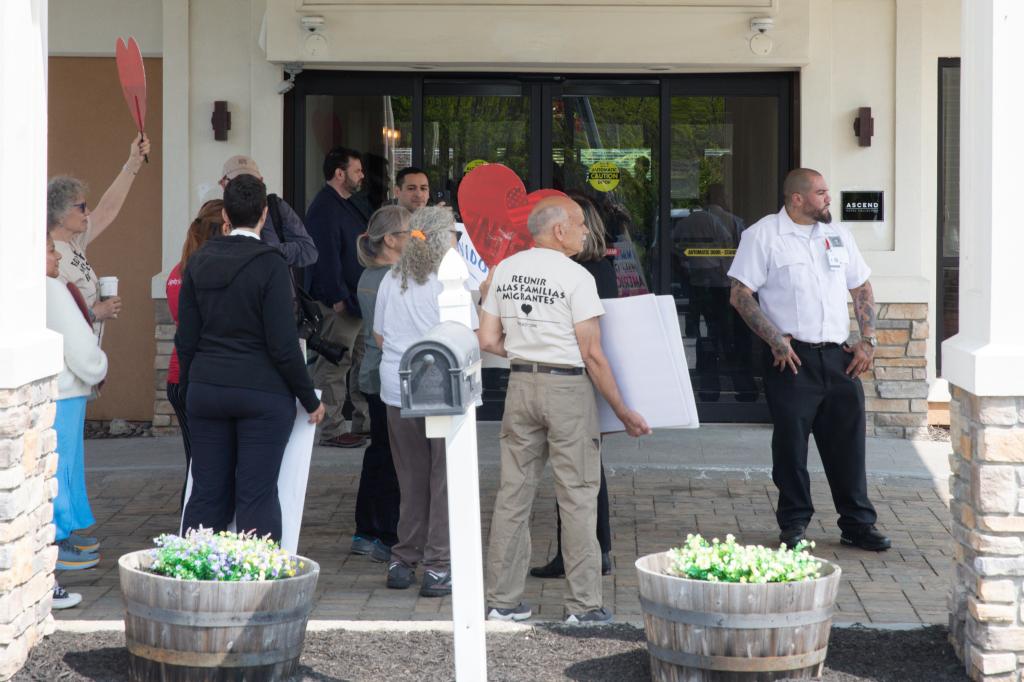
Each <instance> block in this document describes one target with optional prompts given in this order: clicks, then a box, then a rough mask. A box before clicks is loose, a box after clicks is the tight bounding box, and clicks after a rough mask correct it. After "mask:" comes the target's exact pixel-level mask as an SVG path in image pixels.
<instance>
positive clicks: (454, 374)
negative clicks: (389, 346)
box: [398, 322, 482, 417]
mask: <svg viewBox="0 0 1024 682" xmlns="http://www.w3.org/2000/svg"><path fill="white" fill-rule="evenodd" d="M398 379H399V383H400V385H401V390H402V416H403V417H435V416H440V415H455V414H462V413H463V412H465V411H466V409H467V408H468V407H469V406H470V405H472V404H473V403H476V402H477V401H478V399H479V398H480V393H481V388H482V386H481V382H480V345H479V343H478V342H477V339H476V334H474V333H473V331H472V330H471V329H470V328H469V327H467V326H466V325H464V324H459V323H458V322H442V323H440V324H438V325H436V326H435V327H433V328H432V329H431V330H430V331H428V332H427V334H426V336H424V337H423V338H422V339H420V340H419V341H417V342H416V343H414V344H412V345H411V346H409V349H408V350H406V351H405V354H404V355H403V356H402V361H401V363H400V364H399V366H398Z"/></svg>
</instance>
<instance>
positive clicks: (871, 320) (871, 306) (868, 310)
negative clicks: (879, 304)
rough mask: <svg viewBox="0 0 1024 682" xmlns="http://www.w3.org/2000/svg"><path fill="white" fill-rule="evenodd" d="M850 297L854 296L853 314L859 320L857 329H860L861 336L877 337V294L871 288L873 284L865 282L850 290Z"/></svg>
mask: <svg viewBox="0 0 1024 682" xmlns="http://www.w3.org/2000/svg"><path fill="white" fill-rule="evenodd" d="M850 295H851V296H853V314H854V317H856V318H857V327H858V328H859V329H860V335H861V336H862V337H864V336H874V335H875V321H876V319H877V318H876V315H877V313H876V311H875V292H874V290H873V289H872V288H871V282H869V281H865V282H864V284H861V285H860V286H859V287H857V288H856V289H850Z"/></svg>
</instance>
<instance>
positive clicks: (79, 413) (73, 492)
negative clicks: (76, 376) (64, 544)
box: [53, 396, 96, 542]
mask: <svg viewBox="0 0 1024 682" xmlns="http://www.w3.org/2000/svg"><path fill="white" fill-rule="evenodd" d="M86 400H87V398H86V397H85V396H82V397H80V398H64V399H63V400H58V401H57V415H56V417H55V418H54V420H53V428H54V430H55V431H56V432H57V455H58V456H57V497H55V498H53V525H54V526H56V527H57V542H60V541H61V540H63V539H65V538H66V537H67V536H69V535H71V532H72V531H75V530H80V529H82V528H88V527H89V526H91V525H92V524H94V523H96V519H95V518H93V515H92V509H91V508H90V507H89V493H88V492H87V491H86V488H85V442H84V440H83V439H84V437H85V433H84V432H85V403H86Z"/></svg>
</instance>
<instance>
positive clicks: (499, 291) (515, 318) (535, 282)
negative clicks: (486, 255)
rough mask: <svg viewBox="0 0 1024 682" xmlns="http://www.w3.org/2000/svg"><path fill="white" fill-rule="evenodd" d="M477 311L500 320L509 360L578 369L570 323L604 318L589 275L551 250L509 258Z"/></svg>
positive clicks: (534, 250) (500, 266) (579, 363)
mask: <svg viewBox="0 0 1024 682" xmlns="http://www.w3.org/2000/svg"><path fill="white" fill-rule="evenodd" d="M483 309H484V310H485V311H486V312H488V313H490V314H491V315H496V316H498V317H500V318H501V325H502V327H503V328H504V330H505V350H506V352H507V353H508V357H509V359H510V360H523V361H527V362H537V363H541V364H549V365H564V366H569V367H582V366H583V357H582V356H581V355H580V347H579V344H578V343H577V341H576V330H575V325H576V324H578V323H580V322H583V321H585V320H589V319H590V318H592V317H597V316H599V315H603V314H604V307H603V306H602V305H601V299H600V298H599V297H598V295H597V285H596V284H595V282H594V278H593V276H592V275H591V274H590V273H589V272H587V271H586V270H585V269H584V268H583V266H581V265H580V264H579V263H576V262H574V261H573V260H571V259H570V258H568V257H567V256H565V255H564V254H562V253H560V252H558V251H555V250H554V249H545V248H536V247H535V248H532V249H529V250H527V251H520V252H519V253H517V254H515V255H513V256H509V257H508V258H506V259H505V260H503V261H502V262H501V263H499V264H498V267H497V268H495V271H494V279H493V281H492V283H491V288H490V290H489V291H488V293H487V299H486V300H485V301H484V306H483Z"/></svg>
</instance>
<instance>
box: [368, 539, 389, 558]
mask: <svg viewBox="0 0 1024 682" xmlns="http://www.w3.org/2000/svg"><path fill="white" fill-rule="evenodd" d="M370 560H371V561H376V562H377V563H378V564H384V563H387V562H389V561H391V548H390V547H388V546H387V545H385V544H384V541H383V540H381V539H380V538H378V539H376V540H374V541H373V549H371V550H370Z"/></svg>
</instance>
